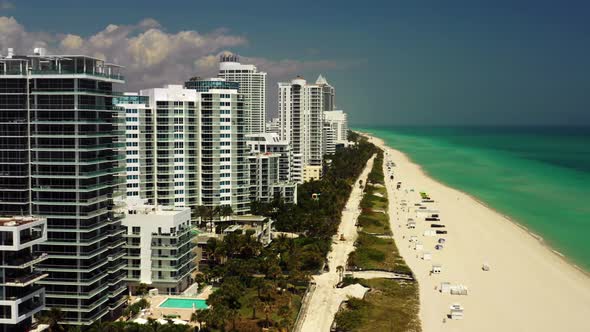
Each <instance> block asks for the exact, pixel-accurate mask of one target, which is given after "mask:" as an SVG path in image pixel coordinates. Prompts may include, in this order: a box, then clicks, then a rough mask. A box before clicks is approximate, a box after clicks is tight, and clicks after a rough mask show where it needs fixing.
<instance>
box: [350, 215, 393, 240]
mask: <svg viewBox="0 0 590 332" xmlns="http://www.w3.org/2000/svg"><path fill="white" fill-rule="evenodd" d="M358 223H359V226H360V227H362V228H363V229H362V231H363V232H365V233H369V234H386V235H391V230H390V228H389V216H388V215H387V214H386V213H382V212H375V211H371V210H368V211H367V210H365V211H363V213H362V214H361V215H360V216H359V217H358Z"/></svg>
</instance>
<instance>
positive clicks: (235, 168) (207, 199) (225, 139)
mask: <svg viewBox="0 0 590 332" xmlns="http://www.w3.org/2000/svg"><path fill="white" fill-rule="evenodd" d="M185 87H186V88H187V89H190V90H193V91H196V93H197V94H198V109H199V120H198V122H199V127H198V133H199V136H200V138H199V144H198V148H199V159H198V160H199V161H198V177H199V185H200V197H199V205H205V206H208V207H215V206H222V205H229V206H231V208H232V211H233V213H234V214H237V215H242V214H245V213H247V212H249V211H250V200H249V189H250V182H249V167H248V147H247V145H246V139H245V130H246V123H245V122H246V119H245V118H246V114H245V96H244V95H243V94H241V93H239V92H238V83H236V82H228V81H226V80H224V79H222V78H211V79H200V78H193V79H191V80H190V81H188V82H186V83H185Z"/></svg>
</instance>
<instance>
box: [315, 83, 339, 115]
mask: <svg viewBox="0 0 590 332" xmlns="http://www.w3.org/2000/svg"><path fill="white" fill-rule="evenodd" d="M315 84H316V85H319V86H320V87H321V88H322V108H323V110H324V112H326V111H332V110H334V109H335V107H336V104H335V100H336V89H334V87H333V86H331V85H330V83H328V81H327V80H326V78H325V77H324V76H322V75H320V76H318V79H317V80H316V81H315Z"/></svg>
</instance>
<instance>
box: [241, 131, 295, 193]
mask: <svg viewBox="0 0 590 332" xmlns="http://www.w3.org/2000/svg"><path fill="white" fill-rule="evenodd" d="M246 139H247V140H248V146H249V148H250V156H249V157H248V158H249V161H250V200H252V201H255V200H256V201H263V202H269V201H271V200H272V199H274V198H281V199H283V201H285V202H287V203H297V184H296V183H295V182H292V181H290V168H291V153H290V148H289V143H288V142H287V141H283V140H281V139H280V138H279V135H278V134H274V133H265V134H251V135H246Z"/></svg>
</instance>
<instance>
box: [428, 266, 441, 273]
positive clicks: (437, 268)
mask: <svg viewBox="0 0 590 332" xmlns="http://www.w3.org/2000/svg"><path fill="white" fill-rule="evenodd" d="M441 272H442V265H440V264H432V268H431V269H430V273H432V274H440V273H441Z"/></svg>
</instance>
